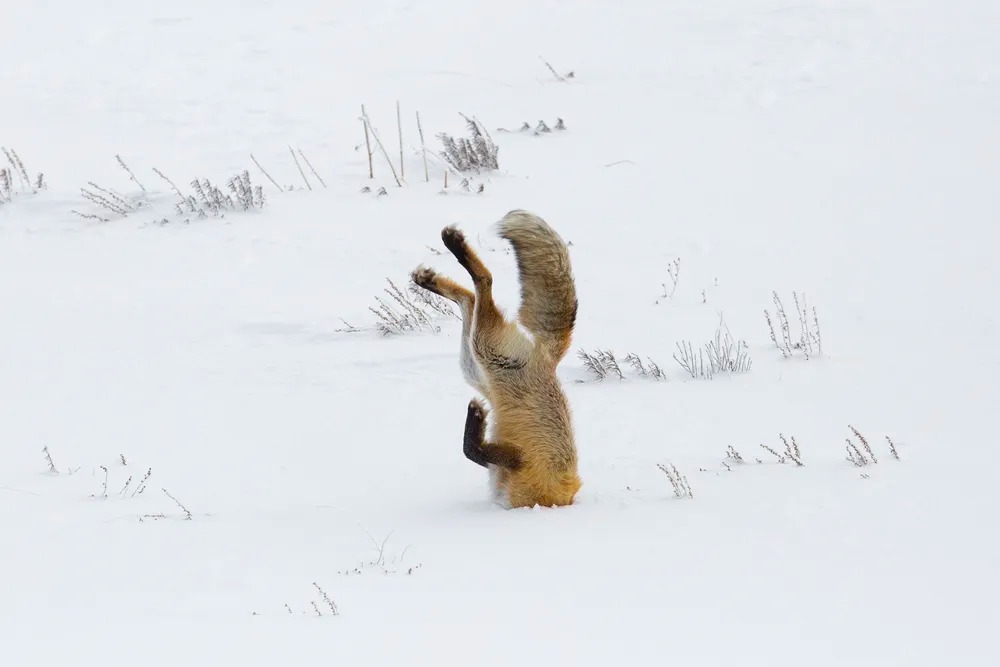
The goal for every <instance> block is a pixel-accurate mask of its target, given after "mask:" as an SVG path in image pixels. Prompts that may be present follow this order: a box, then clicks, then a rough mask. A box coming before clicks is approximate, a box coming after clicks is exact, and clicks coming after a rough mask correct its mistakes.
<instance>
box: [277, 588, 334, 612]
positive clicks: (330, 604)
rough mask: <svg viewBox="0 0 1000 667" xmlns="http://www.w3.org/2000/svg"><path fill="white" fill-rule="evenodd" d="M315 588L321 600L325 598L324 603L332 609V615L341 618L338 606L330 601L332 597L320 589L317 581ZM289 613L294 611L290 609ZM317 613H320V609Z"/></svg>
mask: <svg viewBox="0 0 1000 667" xmlns="http://www.w3.org/2000/svg"><path fill="white" fill-rule="evenodd" d="M313 586H315V587H316V590H317V591H319V595H320V597H321V598H323V602H324V603H326V606H327V607H329V608H330V613H331V614H333V615H334V616H339V615H340V612H339V611H338V610H337V605H336V604H334V602H333V600H331V599H330V596H329V595H327V594H326V591H324V590H323V589H322V588H320V586H319V584H317V583H316V582H315V581H314V582H313ZM315 604H316V603H315V602H314V603H313V605H314V606H315ZM288 611H289V613H291V611H292V610H291V609H289V610H288ZM316 613H319V610H318V609H317V612H316Z"/></svg>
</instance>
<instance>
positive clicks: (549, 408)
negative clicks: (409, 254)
mask: <svg viewBox="0 0 1000 667" xmlns="http://www.w3.org/2000/svg"><path fill="white" fill-rule="evenodd" d="M495 228H496V231H497V232H498V235H499V236H500V237H501V238H503V239H506V240H507V241H509V242H510V243H511V245H512V246H513V249H514V255H515V258H516V260H517V267H518V279H519V281H520V294H521V305H520V308H519V310H518V313H517V317H516V318H515V319H513V320H512V319H508V318H507V317H506V316H505V315H504V313H503V312H501V310H500V308H499V307H498V306H497V304H496V302H495V301H494V299H493V274H492V273H491V272H490V270H489V269H488V268H487V267H486V265H485V264H484V263H483V261H482V259H481V258H480V257H479V256H478V255H477V253H476V252H475V251H474V250H473V249H472V248H471V247H470V246H469V244H468V243H467V241H466V239H465V235H464V234H463V233H462V232H461V231H460V230H459V229H458V227H457V226H455V225H449V226H447V227H445V228H444V229H442V230H441V241H442V242H443V243H444V246H445V248H447V249H448V250H449V251H450V252H451V254H452V255H454V257H455V259H456V260H458V263H459V264H460V265H461V266H462V267H463V268H464V269H465V270H466V271H467V272H468V273H469V276H470V277H471V278H472V283H473V287H474V289H473V290H469V289H467V288H466V287H464V286H462V285H460V284H459V283H457V282H456V281H455V280H453V279H451V278H448V277H446V276H443V275H440V274H439V273H437V272H436V271H434V270H433V269H430V268H428V267H426V266H423V265H420V266H418V267H417V268H416V269H414V270H413V272H412V273H411V276H410V277H411V279H412V280H413V282H414V283H415V284H416V285H418V286H419V287H422V288H424V289H426V290H428V291H430V292H432V293H434V294H437V295H439V296H441V297H443V298H445V299H448V300H450V301H452V302H453V303H455V304H457V306H458V308H459V311H460V312H461V315H462V334H461V342H460V350H459V365H460V367H461V371H462V375H463V377H464V379H465V381H466V382H467V383H468V384H469V385H470V386H471V387H472V388H473V389H475V390H476V391H478V392H479V393H480V394H481V395H482V397H483V398H484V399H485V401H486V403H487V404H488V405H489V406H490V411H491V413H492V420H491V425H492V428H491V430H490V432H489V433H487V428H486V422H487V416H489V415H490V411H488V410H487V407H486V405H484V402H483V400H481V399H479V398H473V399H472V400H471V401H470V402H469V404H468V410H467V413H466V420H465V430H464V434H463V440H462V451H463V453H464V454H465V457H466V458H467V459H469V460H470V461H472V462H473V463H475V464H477V465H479V466H481V467H483V468H486V469H487V471H488V473H489V487H490V491H491V496H492V500H493V502H495V503H496V504H498V505H500V506H501V507H504V508H506V509H512V508H519V507H534V506H536V505H538V506H544V507H558V506H566V505H572V504H573V502H574V499H575V497H576V495H577V492H578V491H579V490H580V488H581V486H582V480H581V479H580V476H579V473H578V469H577V468H578V456H577V449H576V443H575V439H574V432H573V420H572V414H571V412H570V406H569V401H568V400H567V397H566V395H565V393H564V392H563V389H562V386H561V383H560V381H559V378H558V376H557V375H556V366H557V365H558V364H559V362H560V361H561V360H562V359H563V357H565V355H566V352H567V351H568V349H569V346H570V341H571V338H572V335H573V329H574V327H575V325H576V318H577V310H578V307H579V299H578V297H577V292H576V284H575V280H574V276H573V270H572V266H571V264H570V258H569V250H568V248H567V245H566V243H565V242H564V241H563V239H562V238H561V237H560V236H559V234H557V233H556V231H555V230H554V229H553V228H552V227H551V226H549V224H548V223H547V222H546V221H545V220H543V219H542V218H540V217H539V216H537V215H535V214H533V213H530V212H528V211H525V210H521V209H515V210H512V211H510V212H508V213H507V214H506V215H505V216H504V217H503V218H502V219H501V220H499V222H497V223H496V227H495ZM522 328H523V329H524V330H526V332H527V333H525V331H522Z"/></svg>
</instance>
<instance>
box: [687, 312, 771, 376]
mask: <svg viewBox="0 0 1000 667" xmlns="http://www.w3.org/2000/svg"><path fill="white" fill-rule="evenodd" d="M674 361H676V362H677V364H678V365H679V366H680V367H681V368H683V369H684V372H686V373H687V374H688V375H690V376H691V377H692V378H694V379H697V378H704V379H706V380H711V379H712V378H713V377H715V375H716V374H717V373H748V372H750V368H751V367H752V366H753V362H752V360H751V359H750V348H749V346H747V343H746V341H744V340H739V341H737V340H734V339H733V336H732V334H731V333H730V332H729V327H728V326H726V323H725V321H724V320H721V319H720V320H719V326H718V328H717V329H716V330H715V336H714V337H713V338H712V340H710V341H708V342H707V343H706V344H705V345H704V346H703V347H702V348H699V349H697V350H695V348H694V346H693V345H691V343H690V342H689V341H681V342H679V343H677V352H675V353H674Z"/></svg>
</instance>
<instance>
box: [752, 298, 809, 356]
mask: <svg viewBox="0 0 1000 667" xmlns="http://www.w3.org/2000/svg"><path fill="white" fill-rule="evenodd" d="M771 295H772V299H773V300H774V306H775V320H776V321H777V323H778V329H777V332H776V331H775V324H774V320H772V319H771V314H770V312H768V310H767V309H764V319H765V320H767V326H768V330H769V332H770V336H771V342H773V343H774V346H775V347H776V348H778V349H779V350H780V351H781V354H782V356H784V357H786V358H791V357H792V356H794V354H795V352H801V353H802V356H803V357H805V359H806V360H809V359H811V358H812V357H814V356H820V355H821V354H822V353H823V343H822V337H821V335H820V330H819V317H818V316H817V314H816V308H815V306H814V307H813V308H812V325H811V326H810V323H809V317H808V314H809V307H808V304H807V303H806V297H805V295H804V294H803V295H802V299H801V300H800V299H799V295H798V293H797V292H792V298H793V299H794V300H795V309H796V312H797V313H798V320H799V333H798V337H797V338H796V339H794V340H793V337H792V331H791V327H790V326H789V324H788V315H787V314H786V313H785V306H784V304H783V303H782V302H781V298H780V297H779V296H778V293H777V292H776V291H775V292H772V294H771ZM778 332H780V338H781V340H780V341H779V340H778V338H779V336H778Z"/></svg>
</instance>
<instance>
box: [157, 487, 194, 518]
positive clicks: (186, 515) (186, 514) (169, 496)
mask: <svg viewBox="0 0 1000 667" xmlns="http://www.w3.org/2000/svg"><path fill="white" fill-rule="evenodd" d="M163 493H165V494H167V498H170V499H171V500H172V501H174V503H175V504H176V505H177V506H178V507H180V508H181V510H182V511H183V512H184V520H185V521H190V520H191V511H190V510H189V509H188V508H186V507H184V505H183V503H181V501H179V500H177V499H176V498H174V497H173V496H172V495H170V492H169V491H167V490H166V489H163Z"/></svg>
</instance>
